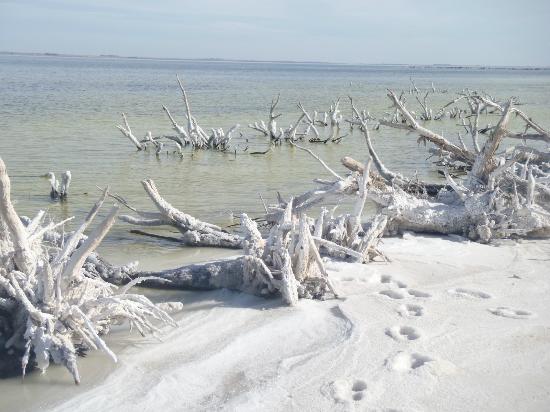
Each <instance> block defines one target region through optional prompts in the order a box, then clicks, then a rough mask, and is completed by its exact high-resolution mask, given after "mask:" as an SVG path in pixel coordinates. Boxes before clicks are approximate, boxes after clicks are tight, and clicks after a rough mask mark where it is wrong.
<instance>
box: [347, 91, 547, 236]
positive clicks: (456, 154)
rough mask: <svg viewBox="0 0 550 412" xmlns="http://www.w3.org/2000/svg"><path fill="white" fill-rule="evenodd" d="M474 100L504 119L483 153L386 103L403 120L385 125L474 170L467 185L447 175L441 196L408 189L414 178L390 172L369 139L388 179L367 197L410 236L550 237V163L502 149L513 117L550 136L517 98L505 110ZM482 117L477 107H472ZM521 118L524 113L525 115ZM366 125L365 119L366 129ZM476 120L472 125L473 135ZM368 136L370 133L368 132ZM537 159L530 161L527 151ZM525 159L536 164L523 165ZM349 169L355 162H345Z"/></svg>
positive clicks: (398, 229)
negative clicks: (412, 135) (516, 103)
mask: <svg viewBox="0 0 550 412" xmlns="http://www.w3.org/2000/svg"><path fill="white" fill-rule="evenodd" d="M471 96H472V97H471V98H472V99H477V100H478V101H481V102H483V103H484V104H485V105H486V106H491V107H494V108H496V110H497V111H498V112H500V114H501V118H500V120H499V122H498V124H497V125H496V126H495V127H493V128H491V129H490V130H489V132H488V137H487V139H486V141H485V142H484V144H483V145H482V147H480V149H479V150H478V148H477V145H476V140H474V147H473V149H468V148H467V147H466V145H465V144H462V145H461V146H457V145H455V144H454V143H452V142H450V141H449V140H447V139H446V138H444V137H443V136H440V135H438V134H436V133H434V132H432V131H431V130H429V129H427V128H426V127H424V126H422V125H420V123H419V122H418V121H417V120H416V119H415V118H414V116H413V114H412V113H411V112H410V111H409V110H408V109H407V108H406V107H405V105H404V104H403V102H402V101H401V100H400V99H399V98H398V97H397V95H396V94H395V93H393V92H392V91H389V92H388V97H389V98H390V100H391V101H392V103H393V104H394V106H395V107H396V110H398V112H399V113H400V116H401V118H402V119H404V122H403V123H402V122H399V123H396V122H390V121H385V120H381V121H380V123H381V124H382V125H385V126H389V127H393V128H396V129H402V130H406V131H410V132H415V133H417V134H418V135H419V136H420V139H421V140H423V141H427V142H430V143H432V144H434V145H435V146H436V147H437V148H439V149H441V150H443V151H445V152H446V153H449V154H450V156H451V157H452V158H453V159H454V160H458V161H460V162H463V163H466V164H469V165H470V166H471V170H470V171H469V172H468V174H467V176H466V177H465V179H463V180H462V181H455V180H454V179H453V178H452V177H451V176H450V174H449V173H448V172H447V171H445V172H444V174H445V177H446V180H447V185H446V186H442V187H441V188H440V189H439V190H438V191H437V192H436V193H434V192H433V191H430V193H428V190H427V187H426V186H427V185H426V184H424V183H421V182H420V183H417V184H418V185H420V187H421V188H424V189H425V190H420V191H418V192H417V193H415V192H411V191H408V190H406V189H405V188H406V187H407V185H408V184H409V183H410V181H411V180H410V179H406V178H404V177H403V176H401V175H399V174H397V173H395V172H392V171H390V170H388V169H387V168H386V167H385V166H384V164H383V163H382V162H381V160H380V158H379V157H378V156H377V154H376V152H374V148H373V147H372V143H371V142H370V141H369V139H368V131H367V133H366V138H367V145H368V147H369V151H370V152H371V156H372V157H373V159H374V163H375V166H376V167H377V169H378V171H379V173H380V176H382V177H383V178H384V179H385V180H386V187H385V188H380V186H379V185H378V186H377V187H372V188H370V189H371V190H369V199H371V200H372V201H374V202H375V203H376V204H377V205H378V206H379V208H380V212H381V213H383V214H385V215H387V216H388V217H389V219H390V222H389V223H388V232H389V233H396V232H402V231H405V230H412V231H416V232H428V233H441V234H451V233H453V234H460V235H463V236H467V237H469V238H470V239H472V240H478V241H481V242H488V241H490V240H491V239H493V238H508V237H514V236H521V237H535V236H548V235H550V203H549V200H548V199H549V196H548V195H549V194H550V191H549V184H548V174H549V172H550V165H549V164H548V162H547V156H546V153H543V152H540V151H538V150H536V149H534V148H533V149H531V148H525V147H522V148H521V149H520V148H518V150H517V151H516V150H514V149H509V150H507V151H506V152H505V153H504V155H501V154H498V148H499V146H500V145H501V143H502V141H503V139H504V138H506V137H510V136H513V135H514V133H512V132H510V131H509V130H508V122H509V119H510V116H511V114H512V113H516V114H518V116H519V117H520V118H521V119H523V120H525V121H526V125H527V126H528V127H529V128H536V130H537V133H539V134H540V135H541V136H542V135H544V134H545V133H546V132H545V131H544V129H542V128H541V127H540V126H539V125H538V124H537V123H535V122H534V121H532V120H531V119H530V118H528V117H527V116H526V115H525V114H523V112H520V111H519V110H517V109H516V108H514V106H513V100H509V101H508V102H507V103H506V104H504V105H499V104H496V103H494V102H492V101H490V100H488V99H487V98H486V97H483V98H481V97H479V96H478V95H474V94H472V95H471ZM473 110H475V112H476V114H477V116H479V112H480V109H479V107H477V108H473ZM519 113H521V114H519ZM366 122H367V119H364V123H365V124H366ZM476 124H477V121H476V122H474V123H473V124H472V126H471V127H472V130H473V133H475V134H477V133H478V131H477V130H474V129H475V128H476V127H477V126H476ZM364 129H366V130H368V129H367V128H366V127H365V128H364ZM530 152H531V153H533V155H532V156H530V155H529V153H530ZM526 156H527V158H528V159H531V160H532V162H533V163H530V166H529V167H528V166H525V164H521V163H519V161H520V159H521V160H523V159H525V158H526ZM347 163H350V161H349V160H347Z"/></svg>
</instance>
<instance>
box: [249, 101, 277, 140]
mask: <svg viewBox="0 0 550 412" xmlns="http://www.w3.org/2000/svg"><path fill="white" fill-rule="evenodd" d="M280 97H281V95H280V94H278V95H277V97H276V98H274V99H272V100H271V106H270V108H269V120H268V123H267V125H266V124H265V122H264V121H263V120H262V121H260V122H259V123H258V122H254V123H251V124H249V125H248V127H250V128H251V129H254V130H256V131H258V132H260V133H262V134H263V135H264V136H267V137H269V140H270V141H271V142H273V143H275V144H280V143H281V137H282V132H281V131H279V130H278V129H277V122H276V119H277V118H278V117H280V116H281V113H279V114H275V109H276V108H277V105H278V104H279V99H280Z"/></svg>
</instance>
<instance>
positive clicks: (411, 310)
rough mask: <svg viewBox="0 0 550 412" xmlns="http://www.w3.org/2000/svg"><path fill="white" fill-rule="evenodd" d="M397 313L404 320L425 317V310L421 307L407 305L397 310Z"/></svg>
mask: <svg viewBox="0 0 550 412" xmlns="http://www.w3.org/2000/svg"><path fill="white" fill-rule="evenodd" d="M397 313H399V314H400V315H401V316H402V317H404V318H415V317H419V316H423V315H424V308H423V307H422V306H420V305H414V304H406V305H401V306H400V307H399V309H397Z"/></svg>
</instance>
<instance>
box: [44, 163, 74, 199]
mask: <svg viewBox="0 0 550 412" xmlns="http://www.w3.org/2000/svg"><path fill="white" fill-rule="evenodd" d="M45 177H46V178H48V181H49V182H50V197H51V198H52V199H53V200H56V199H59V200H62V201H63V200H66V199H67V196H68V195H69V186H70V185H71V179H72V176H71V172H70V171H69V170H67V171H66V172H64V173H62V174H61V181H59V180H57V179H56V177H55V174H54V173H53V172H48V173H47V174H46V175H45Z"/></svg>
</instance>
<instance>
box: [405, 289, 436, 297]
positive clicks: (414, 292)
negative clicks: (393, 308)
mask: <svg viewBox="0 0 550 412" xmlns="http://www.w3.org/2000/svg"><path fill="white" fill-rule="evenodd" d="M407 293H408V294H409V295H411V296H414V297H415V298H431V297H432V295H430V294H429V293H427V292H422V291H420V290H416V289H407Z"/></svg>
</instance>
